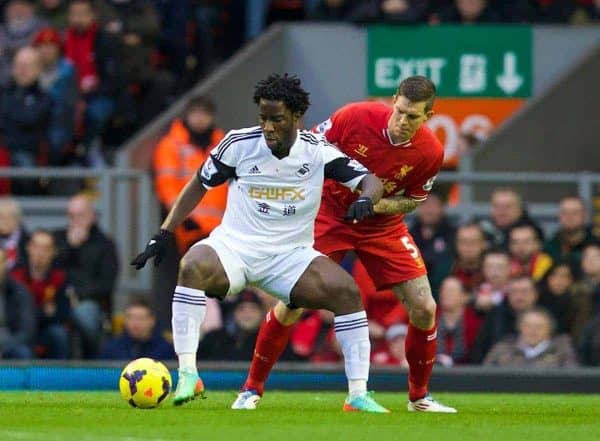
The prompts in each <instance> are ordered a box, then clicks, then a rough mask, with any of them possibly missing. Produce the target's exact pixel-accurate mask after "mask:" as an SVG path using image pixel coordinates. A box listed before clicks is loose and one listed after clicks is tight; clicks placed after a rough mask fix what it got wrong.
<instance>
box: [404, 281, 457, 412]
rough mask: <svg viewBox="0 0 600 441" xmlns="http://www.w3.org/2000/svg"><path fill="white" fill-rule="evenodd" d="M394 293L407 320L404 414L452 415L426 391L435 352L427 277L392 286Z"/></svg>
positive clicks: (435, 343) (448, 409) (433, 302)
mask: <svg viewBox="0 0 600 441" xmlns="http://www.w3.org/2000/svg"><path fill="white" fill-rule="evenodd" d="M394 292H395V293H396V294H397V295H398V297H400V299H401V300H402V302H403V303H404V305H405V306H406V308H407V310H408V315H409V319H410V323H409V324H408V334H407V335H406V360H407V361H408V365H409V371H408V400H409V401H408V405H407V407H408V411H409V412H439V413H456V409H454V408H452V407H449V406H445V405H443V404H442V403H440V402H438V401H436V400H434V399H433V398H432V397H431V396H430V395H429V392H428V386H429V379H430V378H431V371H432V370H433V364H434V363H435V355H436V349H437V328H436V324H435V310H436V304H435V300H434V299H433V296H432V295H431V287H430V285H429V281H428V279H427V276H422V277H417V278H416V279H413V280H409V281H407V282H403V283H401V284H399V285H397V286H396V287H394Z"/></svg>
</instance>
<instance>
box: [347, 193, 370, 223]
mask: <svg viewBox="0 0 600 441" xmlns="http://www.w3.org/2000/svg"><path fill="white" fill-rule="evenodd" d="M374 215H375V211H373V201H372V200H371V198H369V197H360V198H358V199H357V200H355V201H354V202H352V203H351V204H350V207H348V213H346V216H345V217H344V220H345V221H347V222H348V221H356V222H358V221H361V220H363V219H366V218H367V217H370V216H374Z"/></svg>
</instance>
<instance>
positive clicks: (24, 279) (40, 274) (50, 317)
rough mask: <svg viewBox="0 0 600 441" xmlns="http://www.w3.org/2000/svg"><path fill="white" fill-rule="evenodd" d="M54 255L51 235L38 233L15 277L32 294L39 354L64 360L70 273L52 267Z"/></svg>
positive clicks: (13, 273) (46, 232)
mask: <svg viewBox="0 0 600 441" xmlns="http://www.w3.org/2000/svg"><path fill="white" fill-rule="evenodd" d="M55 256H56V245H55V243H54V236H53V235H52V233H50V232H49V231H46V230H36V231H34V232H33V233H32V234H31V237H30V238H29V242H28V243H27V265H25V266H21V267H19V268H16V269H14V270H13V271H12V276H13V277H14V278H15V280H17V281H19V282H21V283H22V284H23V285H25V286H26V287H27V289H28V290H29V292H30V293H31V295H33V300H34V302H35V306H36V312H37V328H38V344H39V349H40V350H39V351H38V355H45V356H47V357H48V358H61V359H64V358H68V357H69V334H68V332H67V328H66V325H67V322H68V320H69V315H70V304H69V299H68V298H67V295H66V286H67V273H66V272H65V271H64V270H62V269H58V268H56V267H54V266H53V261H54V257H55Z"/></svg>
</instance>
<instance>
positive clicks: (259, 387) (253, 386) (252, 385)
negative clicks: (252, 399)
mask: <svg viewBox="0 0 600 441" xmlns="http://www.w3.org/2000/svg"><path fill="white" fill-rule="evenodd" d="M264 387H265V386H264V384H260V383H257V382H250V381H246V383H244V385H243V386H242V392H245V391H247V390H253V391H255V392H256V393H257V394H258V395H260V396H261V397H262V395H263V391H264Z"/></svg>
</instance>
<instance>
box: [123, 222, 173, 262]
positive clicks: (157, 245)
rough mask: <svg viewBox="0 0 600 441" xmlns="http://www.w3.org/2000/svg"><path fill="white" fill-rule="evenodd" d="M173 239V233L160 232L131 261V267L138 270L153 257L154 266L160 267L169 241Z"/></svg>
mask: <svg viewBox="0 0 600 441" xmlns="http://www.w3.org/2000/svg"><path fill="white" fill-rule="evenodd" d="M172 239H173V233H172V232H170V231H168V230H160V231H159V232H158V233H156V234H155V235H154V236H152V239H150V240H149V241H148V243H147V244H146V249H145V250H144V251H143V252H141V253H140V254H138V255H137V257H136V258H135V259H133V260H132V261H131V265H133V266H135V269H136V270H139V269H141V268H143V267H144V265H146V261H147V260H148V259H150V258H152V257H154V266H158V265H160V262H161V261H162V259H163V257H165V254H167V246H168V244H169V241H170V240H172Z"/></svg>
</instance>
